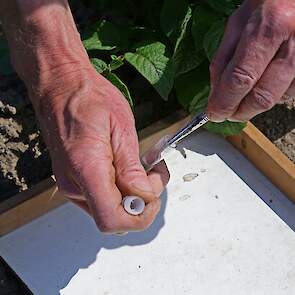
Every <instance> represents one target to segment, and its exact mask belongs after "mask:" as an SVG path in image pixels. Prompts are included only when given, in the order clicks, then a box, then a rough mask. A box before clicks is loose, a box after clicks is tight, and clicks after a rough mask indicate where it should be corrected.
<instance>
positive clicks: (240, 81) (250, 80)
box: [224, 67, 257, 91]
mask: <svg viewBox="0 0 295 295" xmlns="http://www.w3.org/2000/svg"><path fill="white" fill-rule="evenodd" d="M256 81H257V78H256V77H255V75H253V74H252V73H250V71H249V70H245V69H244V68H242V67H235V68H234V69H233V70H232V72H231V74H229V75H226V76H225V81H224V83H225V84H226V85H227V86H228V87H229V89H230V90H232V91H246V90H248V89H251V88H252V87H253V86H254V85H255V83H256Z"/></svg>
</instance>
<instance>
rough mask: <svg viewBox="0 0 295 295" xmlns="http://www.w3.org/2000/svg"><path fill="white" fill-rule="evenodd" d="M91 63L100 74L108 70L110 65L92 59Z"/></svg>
mask: <svg viewBox="0 0 295 295" xmlns="http://www.w3.org/2000/svg"><path fill="white" fill-rule="evenodd" d="M90 61H91V63H92V64H93V66H94V68H95V69H96V71H97V72H98V73H100V74H102V73H103V72H104V71H105V70H107V69H108V65H107V64H106V63H105V62H104V61H103V60H101V59H98V58H91V59H90Z"/></svg>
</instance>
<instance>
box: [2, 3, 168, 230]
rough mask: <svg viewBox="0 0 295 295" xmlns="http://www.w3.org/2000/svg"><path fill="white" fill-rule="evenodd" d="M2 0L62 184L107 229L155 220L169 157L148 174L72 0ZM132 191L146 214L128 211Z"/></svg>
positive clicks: (14, 52) (17, 61) (18, 63)
mask: <svg viewBox="0 0 295 295" xmlns="http://www.w3.org/2000/svg"><path fill="white" fill-rule="evenodd" d="M0 4H1V5H0V8H3V10H2V12H3V11H5V13H4V14H3V13H2V14H1V11H0V16H1V21H2V24H3V27H4V30H5V33H6V36H7V39H8V41H9V45H10V49H11V57H12V62H13V65H14V67H15V69H16V71H17V72H18V74H19V76H20V77H21V78H22V79H23V80H24V82H25V84H26V86H27V89H28V92H29V95H30V98H31V101H32V103H33V105H34V108H35V111H36V114H37V116H38V118H39V122H40V124H41V129H42V131H43V137H44V139H45V141H46V143H47V146H48V148H49V151H50V154H51V159H52V166H53V171H54V174H55V176H56V180H57V184H58V187H59V189H60V190H61V191H62V192H63V193H64V195H65V196H66V197H68V198H69V199H70V200H72V201H73V202H74V203H75V204H77V205H78V206H80V207H81V208H83V209H84V210H86V211H87V212H88V213H89V214H90V215H91V216H93V218H94V220H95V222H96V224H97V226H98V228H99V229H100V230H101V231H102V232H105V233H117V232H126V231H137V230H143V229H145V228H147V227H148V226H149V225H150V224H151V223H152V222H153V220H154V218H155V216H156V215H157V213H158V212H159V209H160V198H159V195H160V193H161V191H162V190H163V189H164V186H165V185H166V184H167V182H168V178H169V173H168V171H167V169H166V166H165V164H164V163H161V164H160V165H158V166H157V167H155V169H154V170H153V171H151V172H150V173H149V175H148V176H147V174H146V172H145V171H144V169H143V167H142V165H141V163H140V160H139V147H138V140H137V135H136V130H135V125H134V118H133V114H132V111H131V109H130V107H129V104H128V103H127V101H126V99H125V98H124V97H123V95H122V94H121V93H120V92H119V91H118V90H117V88H115V87H114V86H113V85H112V84H111V83H110V82H109V81H107V80H106V79H105V78H104V77H103V76H101V75H99V74H97V72H96V71H95V70H94V68H93V67H92V65H91V64H90V62H89V59H88V56H87V54H86V52H85V50H84V48H83V46H82V43H81V40H80V36H79V34H78V32H77V29H76V27H75V23H74V21H73V18H72V15H71V11H70V8H69V6H68V3H67V1H66V0H57V1H50V0H25V1H16V0H14V1H8V2H7V1H2V2H0ZM53 16H54V17H53ZM126 195H132V196H139V197H141V198H142V199H144V201H145V202H146V208H145V211H144V212H143V214H141V215H139V216H131V215H129V214H127V213H126V212H125V210H124V209H123V207H122V204H121V202H122V197H123V196H126Z"/></svg>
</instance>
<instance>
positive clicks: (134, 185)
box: [112, 124, 158, 203]
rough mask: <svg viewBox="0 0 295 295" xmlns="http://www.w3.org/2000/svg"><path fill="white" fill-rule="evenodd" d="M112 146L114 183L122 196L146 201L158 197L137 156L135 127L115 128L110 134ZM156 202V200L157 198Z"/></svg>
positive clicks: (148, 201)
mask: <svg viewBox="0 0 295 295" xmlns="http://www.w3.org/2000/svg"><path fill="white" fill-rule="evenodd" d="M112 148H113V157H114V162H113V164H114V167H115V171H116V185H117V187H118V188H119V190H120V192H121V194H122V195H123V196H127V195H129V196H130V195H131V196H139V197H141V198H143V199H144V201H145V202H146V203H150V202H153V201H154V200H155V199H158V197H157V195H158V193H157V192H155V191H154V189H153V185H152V183H151V181H150V179H149V178H148V176H147V174H146V172H145V170H144V168H143V166H142V165H141V163H140V158H139V146H138V139H137V134H136V130H135V127H134V126H133V124H130V125H129V126H128V128H126V127H125V128H124V130H122V131H120V128H118V127H117V128H115V131H114V132H113V134H112ZM157 202H158V200H157Z"/></svg>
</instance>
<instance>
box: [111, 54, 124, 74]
mask: <svg viewBox="0 0 295 295" xmlns="http://www.w3.org/2000/svg"><path fill="white" fill-rule="evenodd" d="M111 59H112V61H111V63H110V70H111V71H115V70H117V69H118V68H120V67H121V66H123V65H124V56H117V55H111Z"/></svg>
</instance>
